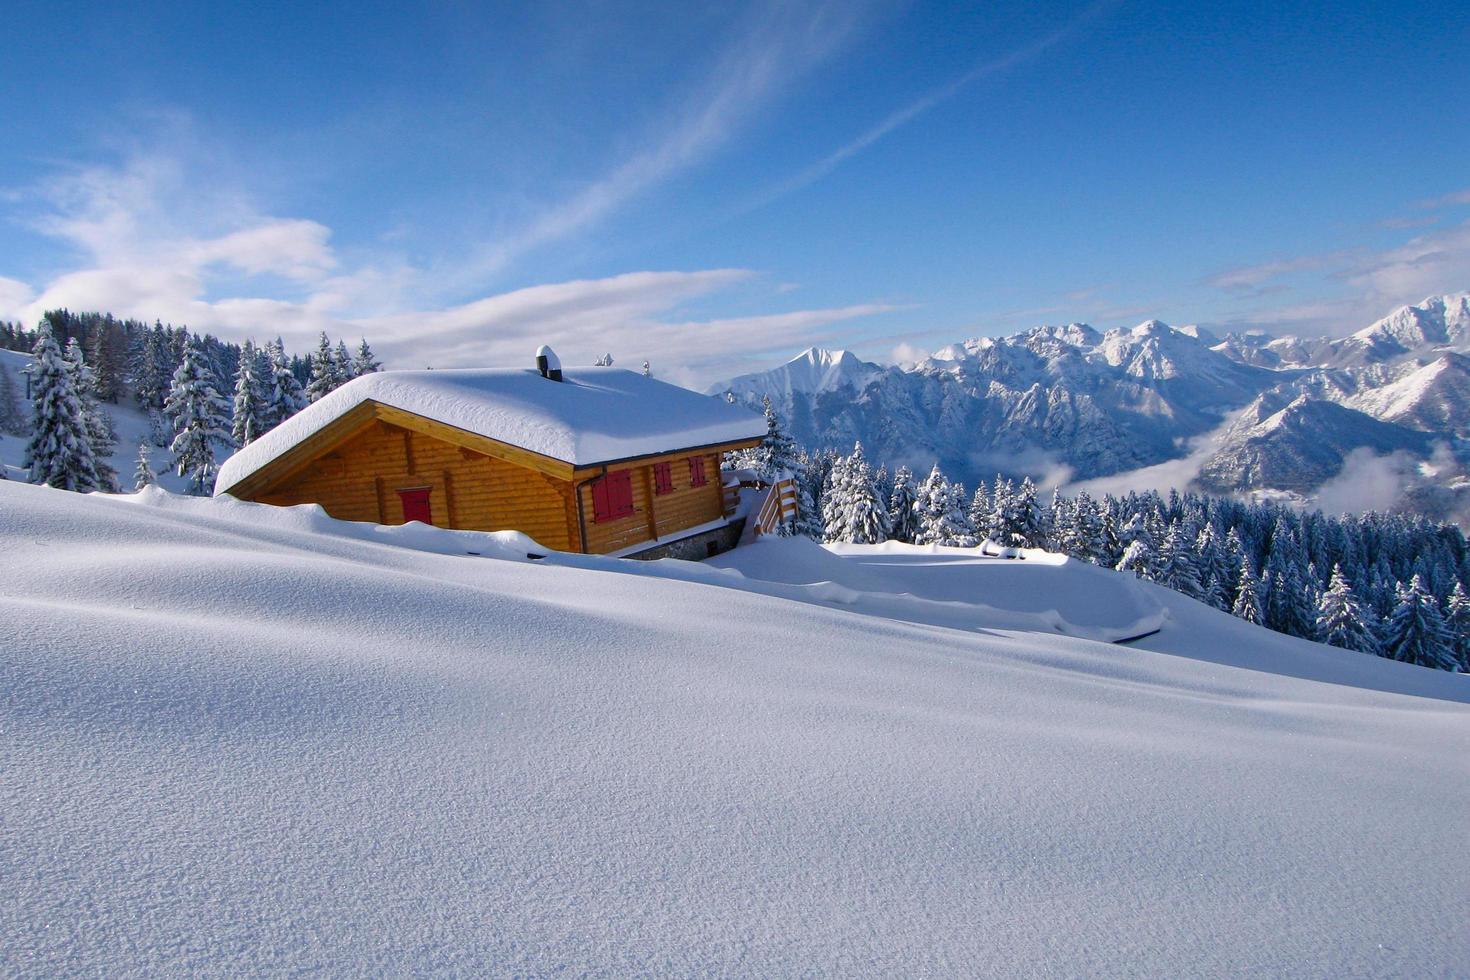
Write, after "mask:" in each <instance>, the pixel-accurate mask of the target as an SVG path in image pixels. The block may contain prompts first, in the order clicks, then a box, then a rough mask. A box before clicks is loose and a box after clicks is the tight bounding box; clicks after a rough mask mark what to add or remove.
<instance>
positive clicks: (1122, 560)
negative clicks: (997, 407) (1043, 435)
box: [732, 400, 1470, 671]
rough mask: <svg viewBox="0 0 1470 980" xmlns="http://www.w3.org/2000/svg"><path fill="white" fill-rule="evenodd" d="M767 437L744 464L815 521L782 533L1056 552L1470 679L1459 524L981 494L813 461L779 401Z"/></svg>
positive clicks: (1160, 499)
mask: <svg viewBox="0 0 1470 980" xmlns="http://www.w3.org/2000/svg"><path fill="white" fill-rule="evenodd" d="M765 414H766V430H767V431H766V437H765V439H764V440H763V442H762V444H761V445H760V446H758V447H756V448H754V449H751V450H746V451H744V452H741V453H738V454H732V456H733V457H734V458H733V460H732V462H733V463H734V464H735V465H736V466H739V467H745V468H749V469H752V470H754V471H756V472H757V473H758V474H759V475H760V476H761V477H763V478H764V479H767V480H772V479H777V478H780V477H782V476H789V477H790V478H792V479H793V480H794V481H795V483H796V487H797V497H798V504H799V507H800V514H799V516H798V517H797V518H796V520H795V521H794V522H793V523H792V524H790V525H788V526H786V527H783V528H781V529H780V530H781V533H783V534H803V535H806V536H808V537H811V538H814V539H815V540H818V541H823V542H828V543H833V542H844V543H852V544H877V543H881V542H883V541H900V542H904V543H909V544H921V545H923V544H932V545H945V546H950V547H961V548H969V547H976V546H977V545H978V544H980V543H983V542H986V541H991V542H994V543H996V544H998V545H1001V546H1007V547H1021V548H1041V549H1045V550H1047V551H1052V552H1058V553H1061V554H1065V555H1068V556H1071V557H1073V558H1077V559H1080V560H1082V561H1087V562H1091V563H1093V564H1095V565H1100V566H1102V567H1104V568H1112V569H1116V570H1117V571H1119V572H1120V573H1123V574H1131V575H1136V576H1138V577H1139V578H1143V579H1147V580H1149V581H1151V582H1155V583H1157V584H1159V585H1162V586H1164V587H1166V588H1170V589H1173V590H1175V591H1176V592H1180V593H1182V594H1184V595H1187V596H1189V597H1191V598H1193V599H1198V600H1200V601H1201V602H1205V603H1207V604H1209V605H1211V606H1213V607H1215V608H1216V609H1219V610H1221V611H1223V612H1228V613H1232V614H1233V615H1235V616H1238V617H1240V618H1241V619H1245V620H1247V621H1249V622H1252V623H1256V624H1258V625H1261V626H1265V627H1267V628H1269V629H1273V630H1276V631H1277V632H1281V633H1286V634H1288V635H1291V636H1298V637H1302V638H1304V639H1309V640H1316V641H1319V642H1322V643H1326V644H1328V645H1331V646H1335V647H1340V648H1342V649H1345V650H1351V651H1355V652H1359V653H1366V654H1373V655H1375V656H1381V657H1388V658H1390V659H1393V660H1400V661H1404V662H1407V663H1413V664H1418V665H1419V666H1423V667H1432V668H1437V669H1440V670H1450V671H1470V595H1467V583H1470V549H1467V547H1466V543H1465V537H1464V535H1463V533H1462V532H1461V531H1460V529H1459V528H1458V527H1456V526H1455V525H1453V524H1441V523H1436V522H1433V521H1430V520H1427V519H1426V518H1423V517H1416V516H1411V515H1406V514H1387V513H1377V512H1370V513H1366V514H1360V515H1351V514H1350V515H1344V516H1341V517H1330V516H1327V515H1325V514H1323V513H1322V512H1321V511H1307V512H1302V511H1299V510H1296V509H1293V508H1291V507H1288V506H1284V505H1282V504H1278V503H1273V502H1247V501H1242V500H1236V499H1232V498H1225V497H1212V496H1206V495H1203V494H1197V493H1182V494H1181V493H1179V492H1178V491H1170V492H1169V493H1168V494H1167V495H1165V494H1160V493H1158V492H1156V491H1148V492H1144V493H1128V494H1125V495H1121V496H1114V495H1112V494H1105V495H1103V496H1102V497H1101V498H1100V499H1099V498H1097V497H1094V496H1092V495H1091V494H1088V493H1087V492H1085V491H1078V492H1077V493H1075V494H1070V495H1068V494H1062V493H1057V492H1053V493H1052V494H1050V495H1049V499H1046V500H1043V499H1042V494H1041V493H1040V492H1039V491H1038V490H1037V487H1036V485H1035V484H1034V483H1033V482H1032V481H1031V479H1030V478H1029V477H1028V478H1024V479H1022V480H1021V481H1020V482H1019V483H1017V482H1015V481H1014V480H1012V479H1009V478H1007V477H1004V476H999V475H998V476H997V477H996V478H995V480H994V481H993V482H991V483H989V484H987V483H985V482H983V481H982V482H981V483H980V485H979V486H978V487H976V488H975V490H974V492H973V493H970V492H968V490H967V488H966V487H965V486H964V484H962V483H959V482H957V481H951V480H950V479H948V478H947V477H946V476H945V474H944V473H943V472H942V471H941V469H940V467H939V466H938V465H937V464H936V465H935V466H934V467H933V468H932V469H931V470H930V471H929V473H928V475H926V476H924V477H923V478H922V479H920V478H917V477H916V476H915V475H914V473H913V472H912V471H911V470H910V469H909V468H908V467H907V466H898V467H897V468H895V469H894V470H892V471H891V472H890V470H889V469H888V467H886V466H883V465H879V466H876V467H875V466H874V465H873V464H872V463H871V462H869V461H868V459H867V458H866V457H865V455H864V453H863V448H862V445H861V444H857V445H855V446H854V447H853V451H852V452H851V453H850V454H847V455H842V454H839V453H837V452H835V451H833V450H822V451H819V452H810V451H808V450H806V449H804V448H802V447H800V446H798V445H797V444H796V443H795V441H794V440H792V439H791V437H790V436H789V435H787V434H786V432H785V431H784V428H783V426H782V423H781V419H780V417H779V416H778V415H777V413H776V412H775V411H774V410H773V409H772V407H771V404H770V401H769V400H767V402H766V405H765Z"/></svg>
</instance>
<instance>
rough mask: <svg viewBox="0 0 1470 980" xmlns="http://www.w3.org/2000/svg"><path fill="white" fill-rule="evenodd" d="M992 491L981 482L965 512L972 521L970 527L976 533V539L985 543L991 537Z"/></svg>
mask: <svg viewBox="0 0 1470 980" xmlns="http://www.w3.org/2000/svg"><path fill="white" fill-rule="evenodd" d="M990 506H991V501H990V489H989V488H988V487H986V486H985V481H984V480H981V481H980V484H979V486H977V487H975V492H974V493H973V494H972V495H971V496H970V505H969V507H968V508H967V509H966V510H965V516H966V517H968V518H969V519H970V527H971V528H973V529H974V531H975V537H977V538H979V539H980V540H982V541H984V540H986V539H988V538H989V537H990V536H991V535H990Z"/></svg>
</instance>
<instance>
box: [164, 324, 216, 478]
mask: <svg viewBox="0 0 1470 980" xmlns="http://www.w3.org/2000/svg"><path fill="white" fill-rule="evenodd" d="M220 403H221V398H220V394H219V391H218V389H216V388H215V385H214V372H213V371H212V370H211V369H210V367H209V364H208V363H207V362H206V360H205V357H204V352H203V350H202V349H201V348H200V345H199V344H198V343H196V342H193V341H191V342H190V343H189V344H188V346H186V347H185V348H184V358H183V360H182V361H181V362H180V363H179V367H178V370H177V371H175V372H174V377H173V387H172V388H171V389H170V390H169V394H168V400H167V401H166V402H165V403H164V411H166V412H167V413H168V415H169V418H170V419H172V420H173V425H174V440H173V444H172V446H171V447H170V448H171V449H172V450H173V453H174V467H175V469H176V471H177V472H178V474H179V476H187V477H188V478H189V486H188V492H189V493H192V494H195V495H197V496H208V495H209V494H211V493H213V492H214V477H215V473H216V472H217V471H218V469H219V467H218V466H217V465H216V464H215V461H214V447H215V446H217V445H228V444H229V432H228V430H227V429H226V428H225V418H224V411H223V408H222V406H221V404H220Z"/></svg>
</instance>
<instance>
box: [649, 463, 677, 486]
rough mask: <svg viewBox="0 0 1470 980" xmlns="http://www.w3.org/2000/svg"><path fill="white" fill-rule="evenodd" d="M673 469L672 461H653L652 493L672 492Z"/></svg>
mask: <svg viewBox="0 0 1470 980" xmlns="http://www.w3.org/2000/svg"><path fill="white" fill-rule="evenodd" d="M673 469H674V464H673V463H654V464H653V492H654V493H673V492H674V472H673Z"/></svg>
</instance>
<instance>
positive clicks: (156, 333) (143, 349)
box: [133, 323, 178, 411]
mask: <svg viewBox="0 0 1470 980" xmlns="http://www.w3.org/2000/svg"><path fill="white" fill-rule="evenodd" d="M177 366H178V361H177V360H176V359H175V357H174V352H173V347H172V345H171V343H170V341H169V336H168V333H167V332H166V331H165V330H164V329H163V324H161V323H154V324H153V326H152V327H151V328H149V329H146V330H144V331H143V337H142V342H141V343H140V344H139V346H138V349H137V354H136V355H135V356H134V359H133V396H134V397H135V398H137V399H138V405H139V406H140V407H141V408H142V409H143V410H144V411H149V410H156V409H162V408H163V402H164V399H166V398H167V397H168V387H169V379H170V378H172V377H173V373H174V369H175V368H176V367H177Z"/></svg>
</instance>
